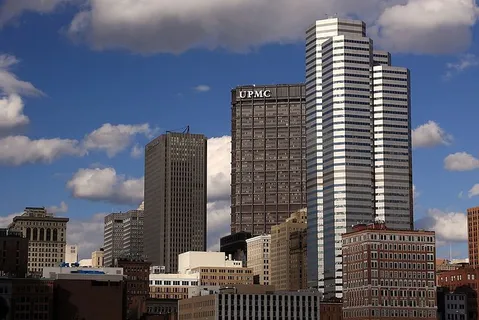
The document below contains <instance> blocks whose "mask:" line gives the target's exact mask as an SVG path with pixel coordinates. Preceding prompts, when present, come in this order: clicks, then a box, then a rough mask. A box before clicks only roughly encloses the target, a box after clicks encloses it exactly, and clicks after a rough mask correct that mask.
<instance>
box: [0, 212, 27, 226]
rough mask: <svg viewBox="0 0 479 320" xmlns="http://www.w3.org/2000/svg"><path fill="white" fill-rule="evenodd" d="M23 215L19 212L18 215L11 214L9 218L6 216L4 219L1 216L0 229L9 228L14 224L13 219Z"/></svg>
mask: <svg viewBox="0 0 479 320" xmlns="http://www.w3.org/2000/svg"><path fill="white" fill-rule="evenodd" d="M21 214H22V212H17V213H12V214H9V215H8V216H4V217H2V216H0V228H7V227H8V226H9V225H10V223H12V222H13V218H15V217H16V216H19V215H21Z"/></svg>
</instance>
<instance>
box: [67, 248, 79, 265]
mask: <svg viewBox="0 0 479 320" xmlns="http://www.w3.org/2000/svg"><path fill="white" fill-rule="evenodd" d="M79 261H80V260H79V259H78V246H77V245H76V244H67V245H66V246H65V262H66V263H76V262H79Z"/></svg>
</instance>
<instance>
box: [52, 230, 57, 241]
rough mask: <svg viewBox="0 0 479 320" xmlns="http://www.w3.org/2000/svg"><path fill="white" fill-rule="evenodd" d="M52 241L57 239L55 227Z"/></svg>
mask: <svg viewBox="0 0 479 320" xmlns="http://www.w3.org/2000/svg"><path fill="white" fill-rule="evenodd" d="M53 241H58V231H57V229H53Z"/></svg>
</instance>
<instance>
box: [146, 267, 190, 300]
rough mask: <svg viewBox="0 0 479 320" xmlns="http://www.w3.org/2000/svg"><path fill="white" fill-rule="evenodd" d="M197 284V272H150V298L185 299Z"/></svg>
mask: <svg viewBox="0 0 479 320" xmlns="http://www.w3.org/2000/svg"><path fill="white" fill-rule="evenodd" d="M198 285H199V273H194V274H166V273H158V274H150V298H156V299H176V300H180V299H187V298H188V297H189V296H191V295H192V293H191V291H192V289H193V288H196V287H197V286H198Z"/></svg>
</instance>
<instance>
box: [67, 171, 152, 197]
mask: <svg viewBox="0 0 479 320" xmlns="http://www.w3.org/2000/svg"><path fill="white" fill-rule="evenodd" d="M143 182H144V180H143V178H127V177H126V176H124V175H119V174H117V173H116V171H115V169H113V168H102V169H100V168H96V169H80V170H78V171H77V172H76V173H75V174H74V175H73V177H72V178H71V179H70V180H69V181H68V182H67V187H68V188H69V189H70V190H71V193H72V195H73V197H75V198H80V199H88V200H92V201H107V202H111V203H120V204H138V203H140V202H141V201H142V200H143V188H144V186H143Z"/></svg>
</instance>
